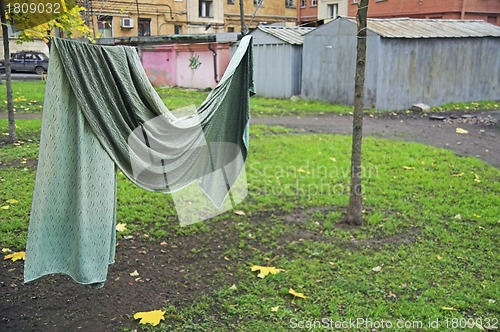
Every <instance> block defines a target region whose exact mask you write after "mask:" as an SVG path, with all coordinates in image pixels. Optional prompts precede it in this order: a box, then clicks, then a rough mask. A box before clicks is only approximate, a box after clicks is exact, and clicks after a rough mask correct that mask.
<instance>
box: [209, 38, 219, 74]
mask: <svg viewBox="0 0 500 332" xmlns="http://www.w3.org/2000/svg"><path fill="white" fill-rule="evenodd" d="M208 49H209V50H210V51H212V55H213V56H214V80H215V83H219V75H218V74H217V52H216V50H214V49H213V48H212V44H208Z"/></svg>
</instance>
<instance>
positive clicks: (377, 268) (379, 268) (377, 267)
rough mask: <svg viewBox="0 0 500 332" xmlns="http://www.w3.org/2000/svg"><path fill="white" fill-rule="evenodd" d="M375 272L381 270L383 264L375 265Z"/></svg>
mask: <svg viewBox="0 0 500 332" xmlns="http://www.w3.org/2000/svg"><path fill="white" fill-rule="evenodd" d="M372 271H373V272H380V271H382V266H380V265H379V266H375V267H374V268H373V269H372Z"/></svg>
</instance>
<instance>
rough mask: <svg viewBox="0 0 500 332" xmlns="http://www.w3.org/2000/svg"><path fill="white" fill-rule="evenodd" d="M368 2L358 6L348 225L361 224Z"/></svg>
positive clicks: (363, 1)
mask: <svg viewBox="0 0 500 332" xmlns="http://www.w3.org/2000/svg"><path fill="white" fill-rule="evenodd" d="M368 1H369V0H361V1H360V2H359V5H358V15H357V22H358V37H357V44H358V45H357V54H356V77H355V84H354V119H353V125H352V154H351V192H350V196H349V206H348V207H347V212H346V214H345V216H344V220H343V222H344V223H346V224H350V225H361V224H362V223H363V214H362V210H363V193H362V187H361V173H362V167H361V151H362V144H363V106H364V88H365V64H366V16H367V12H368Z"/></svg>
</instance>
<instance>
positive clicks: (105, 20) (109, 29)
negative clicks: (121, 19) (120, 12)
mask: <svg viewBox="0 0 500 332" xmlns="http://www.w3.org/2000/svg"><path fill="white" fill-rule="evenodd" d="M97 31H98V35H99V38H111V37H113V17H112V16H101V17H99V18H98V19H97Z"/></svg>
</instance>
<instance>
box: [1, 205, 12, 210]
mask: <svg viewBox="0 0 500 332" xmlns="http://www.w3.org/2000/svg"><path fill="white" fill-rule="evenodd" d="M0 209H2V210H8V209H10V206H9V205H4V206H2V207H0Z"/></svg>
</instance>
